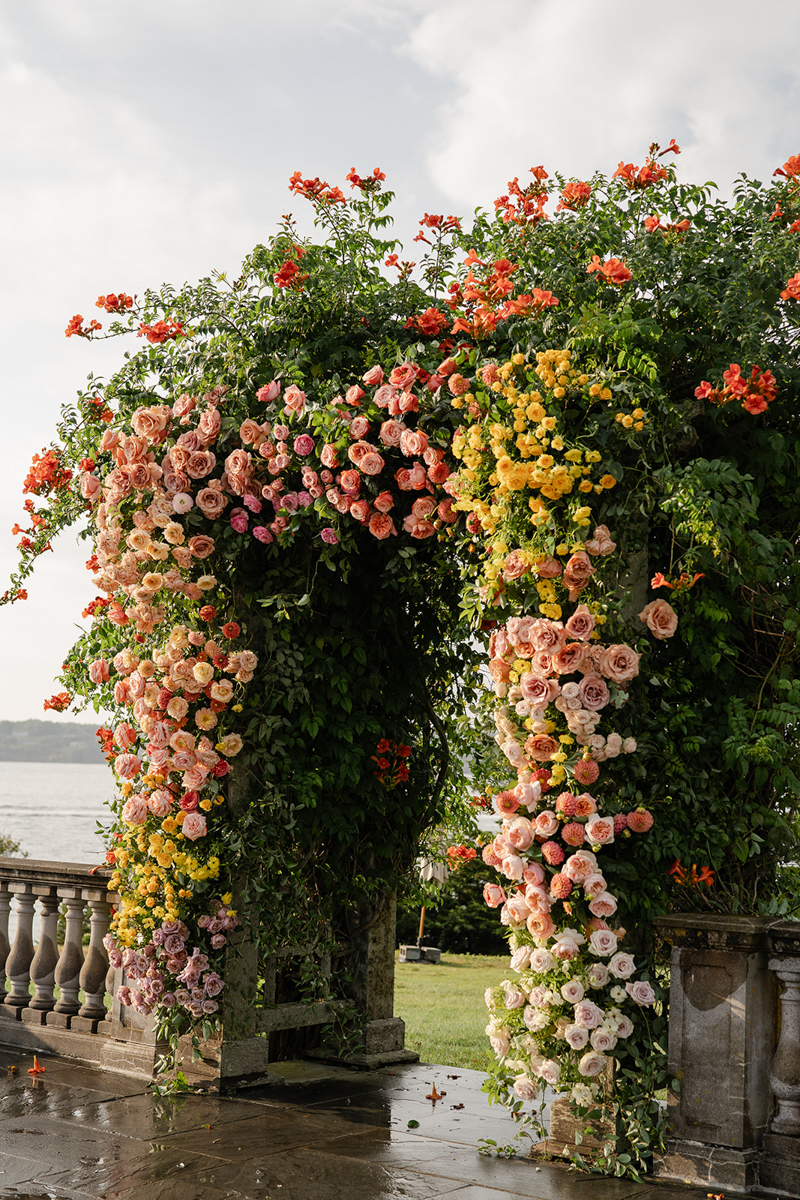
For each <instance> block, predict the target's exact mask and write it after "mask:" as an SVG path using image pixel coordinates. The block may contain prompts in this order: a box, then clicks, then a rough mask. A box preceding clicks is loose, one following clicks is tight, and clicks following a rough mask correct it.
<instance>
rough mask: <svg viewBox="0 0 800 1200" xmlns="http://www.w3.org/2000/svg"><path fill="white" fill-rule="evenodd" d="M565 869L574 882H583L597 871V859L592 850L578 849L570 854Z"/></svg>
mask: <svg viewBox="0 0 800 1200" xmlns="http://www.w3.org/2000/svg"><path fill="white" fill-rule="evenodd" d="M563 870H564V874H565V875H566V876H567V877H569V878H571V880H572V882H573V883H583V881H584V880H588V878H589V876H590V875H594V874H595V872H596V871H597V859H596V858H595V856H594V854H593V853H591V851H590V850H578V851H576V853H575V854H570V857H569V858H567V860H566V863H565V864H564V868H563Z"/></svg>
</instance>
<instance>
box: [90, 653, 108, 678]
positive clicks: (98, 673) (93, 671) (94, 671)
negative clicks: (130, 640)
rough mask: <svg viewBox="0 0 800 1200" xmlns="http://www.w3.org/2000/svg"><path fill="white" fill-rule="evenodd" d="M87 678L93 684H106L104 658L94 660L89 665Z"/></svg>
mask: <svg viewBox="0 0 800 1200" xmlns="http://www.w3.org/2000/svg"><path fill="white" fill-rule="evenodd" d="M89 678H90V679H91V681H92V683H95V684H100V683H108V680H109V678H110V676H109V673H108V663H107V662H106V660H105V659H104V658H96V659H95V660H94V662H92V663H89Z"/></svg>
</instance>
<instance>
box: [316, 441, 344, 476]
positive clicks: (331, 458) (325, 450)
mask: <svg viewBox="0 0 800 1200" xmlns="http://www.w3.org/2000/svg"><path fill="white" fill-rule="evenodd" d="M319 458H320V462H321V463H322V465H323V467H328V468H330V470H331V471H335V470H336V468H337V467H338V465H339V455H338V454H337V452H336V446H335V445H334V444H333V443H332V442H327V443H326V444H325V445H324V446H323V447H322V451H321V453H320V456H319Z"/></svg>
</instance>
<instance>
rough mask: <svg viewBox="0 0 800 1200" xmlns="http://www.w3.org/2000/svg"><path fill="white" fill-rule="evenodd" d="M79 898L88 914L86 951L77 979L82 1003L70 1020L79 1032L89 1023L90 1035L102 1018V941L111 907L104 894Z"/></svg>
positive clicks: (105, 956)
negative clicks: (88, 931)
mask: <svg viewBox="0 0 800 1200" xmlns="http://www.w3.org/2000/svg"><path fill="white" fill-rule="evenodd" d="M83 894H84V898H85V899H86V900H87V901H88V902H89V907H90V908H91V910H92V916H91V922H90V934H89V949H88V951H87V953H86V961H85V962H84V964H83V969H82V970H81V976H80V981H81V987H82V988H83V991H84V994H85V996H86V999H85V1000H84V1002H83V1004H82V1005H81V1007H80V1010H79V1012H78V1016H77V1017H76V1018H73V1021H72V1028H73V1029H76V1028H77V1029H83V1028H84V1027H85V1026H84V1021H86V1022H89V1023H91V1026H92V1029H91V1032H92V1033H94V1032H95V1031H96V1029H97V1023H98V1022H99V1021H104V1020H105V1018H106V1006H105V995H106V973H107V971H108V965H109V964H108V952H107V951H106V948H105V946H104V945H103V938H104V937H105V935H106V934H107V932H108V926H109V923H110V921H111V905H110V904H109V903H108V900H107V899H106V896H107V893H106V892H105V891H95V890H94V889H92V890H86V891H84V893H83Z"/></svg>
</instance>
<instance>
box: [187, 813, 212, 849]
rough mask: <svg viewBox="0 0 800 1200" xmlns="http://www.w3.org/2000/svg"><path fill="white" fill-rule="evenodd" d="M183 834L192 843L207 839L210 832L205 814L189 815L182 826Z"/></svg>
mask: <svg viewBox="0 0 800 1200" xmlns="http://www.w3.org/2000/svg"><path fill="white" fill-rule="evenodd" d="M181 832H182V833H183V835H184V837H187V838H188V839H189V841H190V842H196V841H197V839H198V838H201V837H205V836H206V833H207V832H208V831H207V828H206V819H205V816H204V815H203V813H199V812H190V813H187V814H186V816H185V817H184V819H183V824H182V825H181Z"/></svg>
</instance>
